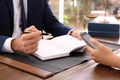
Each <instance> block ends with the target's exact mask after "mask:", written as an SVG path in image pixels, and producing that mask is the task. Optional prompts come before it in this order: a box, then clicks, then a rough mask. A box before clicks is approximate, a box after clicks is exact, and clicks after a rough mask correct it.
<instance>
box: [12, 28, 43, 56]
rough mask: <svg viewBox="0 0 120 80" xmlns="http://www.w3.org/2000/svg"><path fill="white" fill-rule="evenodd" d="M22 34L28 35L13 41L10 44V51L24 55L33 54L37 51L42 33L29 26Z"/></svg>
mask: <svg viewBox="0 0 120 80" xmlns="http://www.w3.org/2000/svg"><path fill="white" fill-rule="evenodd" d="M24 32H29V34H27V35H21V36H20V37H18V38H15V39H13V40H12V42H11V46H12V49H13V50H14V51H18V52H23V53H26V54H33V53H34V52H35V51H37V49H38V43H39V40H40V39H41V38H42V36H40V35H41V34H42V31H39V30H37V29H36V28H35V27H34V26H30V27H29V28H27V29H25V31H24Z"/></svg>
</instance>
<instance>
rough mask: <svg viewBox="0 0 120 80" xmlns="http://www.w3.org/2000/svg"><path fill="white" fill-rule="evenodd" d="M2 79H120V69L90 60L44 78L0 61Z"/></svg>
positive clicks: (118, 40) (119, 40)
mask: <svg viewBox="0 0 120 80" xmlns="http://www.w3.org/2000/svg"><path fill="white" fill-rule="evenodd" d="M110 40H112V41H116V43H119V42H120V39H115V38H113V39H110ZM0 80H120V70H116V69H113V68H111V67H108V66H104V65H100V64H98V63H95V62H94V61H93V60H90V61H87V62H84V63H82V64H80V65H77V66H75V67H73V68H70V69H68V70H65V71H63V72H60V73H57V74H55V75H54V76H51V77H49V78H47V79H42V78H40V77H38V76H35V75H33V74H30V73H27V72H24V71H21V70H19V69H16V68H13V67H10V66H8V65H5V64H2V63H0Z"/></svg>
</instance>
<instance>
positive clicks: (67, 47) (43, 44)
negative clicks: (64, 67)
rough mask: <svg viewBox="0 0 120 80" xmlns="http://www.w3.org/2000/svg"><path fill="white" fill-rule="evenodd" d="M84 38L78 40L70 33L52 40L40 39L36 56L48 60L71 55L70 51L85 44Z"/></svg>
mask: <svg viewBox="0 0 120 80" xmlns="http://www.w3.org/2000/svg"><path fill="white" fill-rule="evenodd" d="M85 45H86V43H85V42H84V41H83V40H78V39H77V38H74V37H72V36H70V35H63V36H59V37H55V38H53V39H51V40H44V39H42V40H40V41H39V46H38V51H36V52H35V54H34V55H35V56H36V57H38V58H40V59H41V60H48V59H54V58H60V57H65V56H69V53H70V52H72V51H74V50H76V49H79V48H81V47H83V46H85Z"/></svg>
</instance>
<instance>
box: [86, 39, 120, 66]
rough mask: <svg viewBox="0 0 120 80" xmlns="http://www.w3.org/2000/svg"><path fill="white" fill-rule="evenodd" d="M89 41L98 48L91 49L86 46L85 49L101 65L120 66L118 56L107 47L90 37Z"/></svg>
mask: <svg viewBox="0 0 120 80" xmlns="http://www.w3.org/2000/svg"><path fill="white" fill-rule="evenodd" d="M91 42H92V43H93V44H94V45H96V46H97V48H98V49H92V48H91V47H90V46H87V50H88V51H89V52H90V54H91V55H92V59H94V60H95V61H96V62H98V63H101V64H103V65H107V66H112V67H119V68H120V63H119V62H120V57H118V56H117V55H116V54H114V53H113V52H112V50H110V49H109V48H108V47H106V46H104V45H103V44H101V43H100V42H98V41H96V40H94V39H91Z"/></svg>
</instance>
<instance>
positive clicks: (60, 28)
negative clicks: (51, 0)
mask: <svg viewBox="0 0 120 80" xmlns="http://www.w3.org/2000/svg"><path fill="white" fill-rule="evenodd" d="M43 23H44V26H43V29H44V30H45V31H46V32H49V33H52V35H53V36H59V35H64V34H67V33H68V32H69V30H71V28H70V27H68V26H65V25H64V24H62V23H60V22H59V21H58V20H57V18H56V17H55V16H54V14H53V12H52V10H51V8H50V5H49V4H48V0H45V2H44V22H43Z"/></svg>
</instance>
